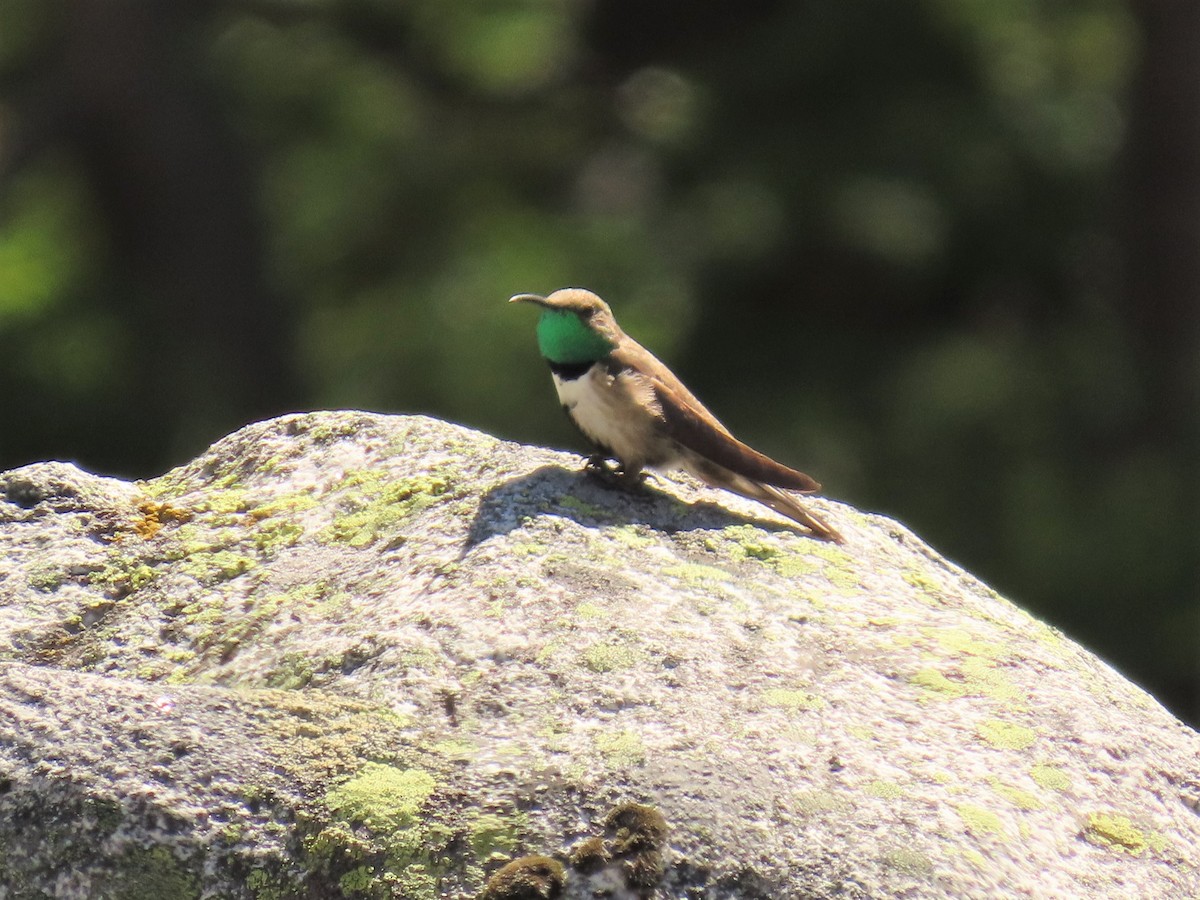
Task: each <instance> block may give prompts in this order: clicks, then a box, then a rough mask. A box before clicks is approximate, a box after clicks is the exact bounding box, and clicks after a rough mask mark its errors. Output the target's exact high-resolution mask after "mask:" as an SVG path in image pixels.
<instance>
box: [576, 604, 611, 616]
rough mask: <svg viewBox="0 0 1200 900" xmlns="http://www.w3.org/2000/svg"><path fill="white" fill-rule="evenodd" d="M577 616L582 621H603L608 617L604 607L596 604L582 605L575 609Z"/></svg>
mask: <svg viewBox="0 0 1200 900" xmlns="http://www.w3.org/2000/svg"><path fill="white" fill-rule="evenodd" d="M575 615H577V616H579V618H581V619H603V618H605V617H606V616H607V615H608V612H607V611H605V609H604V607H602V606H597V605H596V604H595V603H580V604H579V605H578V606H576V607H575Z"/></svg>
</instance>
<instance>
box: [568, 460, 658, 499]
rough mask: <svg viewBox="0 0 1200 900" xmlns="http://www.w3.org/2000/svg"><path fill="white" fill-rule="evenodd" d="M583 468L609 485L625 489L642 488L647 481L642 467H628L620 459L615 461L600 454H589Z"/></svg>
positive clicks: (636, 489) (634, 489) (635, 489)
mask: <svg viewBox="0 0 1200 900" xmlns="http://www.w3.org/2000/svg"><path fill="white" fill-rule="evenodd" d="M583 470H584V471H585V472H586V473H587V474H588V475H591V476H592V477H593V478H596V479H598V480H599V481H601V482H603V483H604V484H606V485H608V486H609V487H615V488H620V489H621V490H623V491H638V490H641V489H642V486H643V485H644V484H645V481H646V473H645V472H643V471H642V470H641V469H640V468H638V469H626V468H625V466H623V465H622V464H621V463H620V462H619V461H618V462H616V463H614V462H612V461H611V460H610V459H609V458H608V457H606V456H601V455H599V454H597V455H595V456H589V457H588V460H587V462H586V463H585V464H584V466H583Z"/></svg>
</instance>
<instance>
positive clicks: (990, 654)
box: [922, 628, 1004, 659]
mask: <svg viewBox="0 0 1200 900" xmlns="http://www.w3.org/2000/svg"><path fill="white" fill-rule="evenodd" d="M922 631H923V632H924V634H925V635H926V637H929V638H932V639H933V640H935V641H937V643H938V645H939V646H941V647H942V649H943V650H948V651H949V652H951V653H963V654H969V655H971V656H982V657H984V658H986V659H995V658H996V657H997V656H999V655H1000V654H1002V653H1003V652H1004V648H1003V647H1002V646H1001V645H1000V644H997V643H995V642H993V641H983V640H979V639H978V638H977V637H975V636H974V635H973V634H971V632H969V631H967V630H965V629H962V628H924V629H922Z"/></svg>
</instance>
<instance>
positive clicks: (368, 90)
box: [0, 0, 1200, 723]
mask: <svg viewBox="0 0 1200 900" xmlns="http://www.w3.org/2000/svg"><path fill="white" fill-rule="evenodd" d="M1198 47H1200V3H1196V2H1195V0H1174V2H1172V0H1126V2H1121V0H1077V2H1074V3H1070V4H1067V3H1061V2H1056V0H856V2H853V3H832V2H817V0H741V2H737V3H733V2H717V0H686V2H684V0H611V2H605V0H595V2H584V0H408V2H400V0H244V2H234V0H229V2H216V0H209V2H201V0H174V2H171V3H148V2H144V0H105V2H98V0H0V411H2V413H3V416H2V419H0V468H8V467H11V466H16V465H20V464H23V463H26V462H30V461H34V460H43V459H51V458H54V459H68V460H74V461H77V462H79V463H80V464H81V465H83V466H84V467H86V468H88V469H91V470H94V471H99V472H105V473H113V474H120V475H126V476H149V475H153V474H157V473H160V472H162V471H164V470H165V469H166V468H168V467H170V466H172V465H176V464H179V463H181V462H184V461H186V460H187V459H189V458H190V457H191V456H192V455H194V454H195V453H197V452H198V451H199V450H201V449H202V448H203V447H205V446H206V445H207V444H208V443H210V442H211V441H212V440H214V439H216V438H218V437H220V436H221V435H222V434H224V433H225V432H227V431H230V430H232V429H234V428H236V427H238V426H240V425H243V424H245V423H247V422H248V421H251V420H254V419H257V418H261V417H265V416H268V415H271V414H274V413H279V412H283V411H288V410H297V409H309V408H315V407H362V408H369V409H375V410H381V411H395V412H411V411H419V412H427V413H432V414H434V415H438V416H442V417H446V418H449V419H453V420H457V421H460V422H464V423H467V424H470V425H473V426H477V427H480V428H484V429H487V430H490V431H492V432H494V433H497V434H499V435H502V436H504V437H509V438H516V439H521V440H527V441H537V442H546V443H550V444H554V445H562V446H580V445H579V443H578V441H577V439H576V438H575V436H574V435H573V434H572V432H571V431H570V430H569V427H568V426H567V424H566V422H565V421H564V420H563V418H562V416H561V413H560V411H559V409H558V407H557V404H556V402H555V400H554V396H553V389H552V387H551V385H550V380H549V377H548V375H547V373H546V371H545V368H544V366H543V364H542V363H541V361H540V360H539V359H538V356H537V353H536V349H535V344H534V340H533V333H532V331H533V317H532V315H530V314H529V311H528V310H523V309H514V308H510V307H507V306H506V305H505V302H504V301H505V299H506V298H507V297H508V296H509V295H510V294H512V293H515V292H518V291H539V292H546V291H550V290H553V289H554V288H557V287H561V286H564V285H582V286H586V287H590V288H592V289H594V290H596V291H598V292H599V293H601V294H602V295H603V296H604V297H606V298H607V299H608V300H609V301H610V303H611V304H612V306H613V307H614V309H615V311H616V313H617V316H618V318H619V319H620V321H621V322H622V324H623V325H624V326H625V327H626V329H627V330H628V331H630V332H631V333H632V334H633V335H634V336H635V337H637V338H638V339H639V340H641V341H642V342H643V343H645V344H647V345H648V346H649V347H651V349H653V350H654V351H655V352H656V353H657V354H658V355H659V356H661V357H663V358H664V359H665V360H666V361H667V362H668V363H669V364H671V365H672V366H673V367H674V368H675V369H676V371H677V372H679V373H680V374H681V375H682V376H683V377H684V379H685V380H686V381H687V382H688V383H689V384H690V385H691V386H692V387H693V388H694V389H695V391H696V392H697V393H698V394H699V395H700V396H701V397H702V398H703V399H704V400H705V401H706V402H707V403H708V404H709V405H710V406H711V407H712V408H713V410H714V411H715V412H716V413H717V414H718V415H720V416H721V417H722V418H723V419H724V420H725V421H726V423H727V424H728V425H729V426H730V427H731V428H732V429H733V430H734V431H735V432H737V433H738V434H739V435H741V436H743V437H744V438H745V439H747V440H748V441H749V442H750V443H752V444H755V445H756V446H758V447H760V448H761V449H762V450H764V451H766V452H768V453H770V454H771V455H773V456H775V457H777V458H779V459H780V460H782V461H784V462H787V463H790V464H792V465H795V466H797V467H800V468H803V469H805V470H806V471H809V472H811V473H812V474H814V475H815V476H817V477H818V478H819V479H820V480H821V481H823V482H824V483H825V485H826V487H827V489H828V490H829V493H830V494H831V495H833V496H835V497H838V498H842V499H845V500H848V501H850V502H852V503H854V504H857V505H859V506H861V507H864V508H866V509H872V510H880V511H883V512H886V513H888V514H891V515H894V516H897V517H899V518H900V519H902V520H903V521H904V522H906V523H907V524H908V525H910V526H911V527H913V528H914V529H916V530H917V531H918V532H919V533H920V534H921V535H923V536H924V537H926V538H927V539H929V540H930V541H931V542H932V543H933V544H934V545H935V546H937V547H938V548H939V549H941V550H943V551H944V552H945V553H947V554H948V555H949V556H951V557H952V558H954V559H956V560H958V561H960V562H961V563H962V564H963V565H965V566H966V567H967V568H968V569H970V570H972V571H974V572H976V573H977V574H979V575H980V576H982V577H983V578H985V579H987V580H988V581H989V582H991V583H992V584H993V585H994V586H995V587H997V588H998V589H999V590H1001V591H1002V592H1003V593H1005V594H1006V595H1008V596H1009V597H1011V598H1012V599H1014V600H1015V601H1017V602H1018V603H1020V604H1021V605H1023V606H1025V607H1026V608H1028V609H1030V610H1031V611H1033V612H1035V613H1036V614H1038V615H1040V616H1042V617H1044V618H1045V619H1047V620H1048V621H1050V622H1052V623H1054V624H1056V625H1058V626H1060V627H1062V628H1063V629H1064V630H1065V631H1066V632H1067V633H1068V634H1070V635H1072V636H1074V637H1076V638H1078V639H1080V640H1082V641H1083V642H1084V643H1086V644H1088V645H1089V646H1090V647H1092V648H1093V649H1095V650H1096V651H1097V652H1099V653H1101V654H1102V655H1103V656H1105V657H1106V658H1107V659H1109V660H1111V661H1112V662H1113V663H1114V664H1115V665H1116V666H1117V667H1118V668H1120V669H1121V670H1123V671H1124V672H1125V673H1126V674H1128V675H1130V676H1131V677H1133V678H1134V679H1135V680H1137V681H1139V682H1141V683H1142V684H1143V685H1145V686H1146V687H1148V688H1149V689H1150V690H1151V691H1152V692H1154V693H1155V694H1156V695H1157V696H1159V697H1160V698H1161V699H1162V700H1163V701H1164V702H1166V703H1167V704H1168V705H1170V706H1171V707H1172V708H1173V709H1174V710H1175V711H1176V713H1178V714H1179V715H1180V716H1182V717H1184V718H1185V719H1188V720H1189V721H1191V722H1193V723H1195V722H1197V721H1198V720H1200V691H1198V684H1200V661H1198V659H1200V656H1198V654H1200V597H1198V593H1197V581H1198V577H1197V574H1198V565H1200V562H1198V561H1200V487H1198V483H1200V478H1198V477H1197V466H1198V465H1200V437H1198V435H1200V428H1198V420H1200V415H1198V410H1200V390H1198V387H1197V386H1198V383H1200V52H1198V51H1197V48H1198Z"/></svg>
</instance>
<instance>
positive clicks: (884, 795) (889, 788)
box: [864, 781, 904, 800]
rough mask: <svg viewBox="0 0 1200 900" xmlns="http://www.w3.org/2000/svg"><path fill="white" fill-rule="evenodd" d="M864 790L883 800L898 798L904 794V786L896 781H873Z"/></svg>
mask: <svg viewBox="0 0 1200 900" xmlns="http://www.w3.org/2000/svg"><path fill="white" fill-rule="evenodd" d="M864 790H865V791H866V792H867V793H868V794H870V795H871V796H872V797H879V798H880V799H881V800H898V799H900V798H901V797H903V796H904V788H902V787H900V785H898V784H896V783H895V782H894V781H872V782H870V783H869V784H868V785H867V786H866V788H864Z"/></svg>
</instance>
